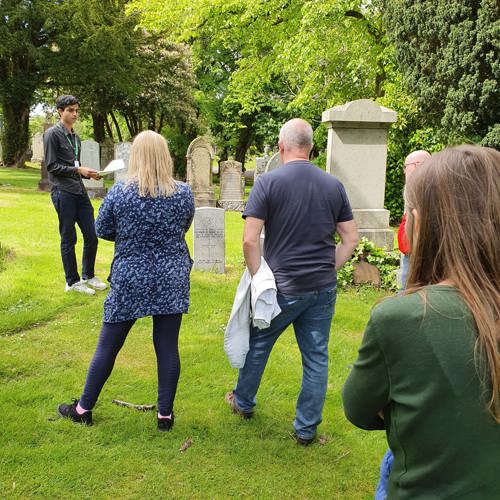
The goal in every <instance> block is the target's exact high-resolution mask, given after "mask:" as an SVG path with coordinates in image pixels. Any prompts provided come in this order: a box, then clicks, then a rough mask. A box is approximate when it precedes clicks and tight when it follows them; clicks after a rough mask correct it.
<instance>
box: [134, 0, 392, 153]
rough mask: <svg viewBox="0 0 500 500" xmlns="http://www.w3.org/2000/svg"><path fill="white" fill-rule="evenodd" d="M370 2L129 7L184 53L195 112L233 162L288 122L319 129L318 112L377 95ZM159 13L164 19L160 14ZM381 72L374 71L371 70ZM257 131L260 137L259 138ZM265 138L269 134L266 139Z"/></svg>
mask: <svg viewBox="0 0 500 500" xmlns="http://www.w3.org/2000/svg"><path fill="white" fill-rule="evenodd" d="M378 4H379V2H378V1H377V0H374V1H372V2H368V3H367V2H364V1H362V0H359V1H352V0H351V1H349V0H309V1H306V0H256V1H253V2H247V1H246V0H190V1H187V0H176V1H173V0H170V1H169V0H161V1H159V0H147V1H146V0H134V1H132V2H131V5H132V8H133V9H137V10H140V11H141V13H142V14H143V16H144V17H143V23H144V24H145V26H146V27H147V28H148V29H157V30H161V31H165V32H166V33H168V34H169V35H171V36H173V37H177V39H178V40H183V41H185V42H187V43H189V44H190V45H191V47H192V50H193V54H194V58H195V68H196V71H197V76H198V79H199V82H200V90H201V93H202V94H203V101H202V106H200V109H201V111H202V112H203V111H204V109H208V110H209V111H210V114H209V115H205V118H206V119H207V122H208V126H209V127H210V129H211V131H212V133H213V134H214V135H215V136H216V138H218V140H219V145H220V146H221V149H222V151H223V152H224V151H228V150H229V151H231V153H232V155H234V156H235V157H236V158H237V159H238V160H239V161H244V158H245V153H246V151H247V149H248V147H249V145H250V144H252V143H260V144H261V143H262V142H264V141H266V142H267V141H271V140H275V139H276V135H277V134H276V132H277V130H276V129H275V127H274V126H273V127H265V126H262V125H263V124H264V122H265V121H268V122H269V123H272V124H275V123H276V124H281V123H282V122H283V121H285V120H286V119H288V118H290V117H292V116H297V115H300V116H303V117H304V118H308V119H310V120H311V121H313V123H314V124H315V125H319V124H320V122H321V121H320V120H321V112H322V111H323V110H324V109H326V108H327V107H330V106H333V105H335V104H340V103H341V102H345V101H346V100H352V99H357V98H359V97H377V96H379V95H381V94H382V93H383V90H382V89H383V80H384V78H385V76H384V72H383V64H384V59H383V54H384V47H385V45H384V44H385V36H384V31H383V26H382V24H381V16H380V10H379V7H378ZM167 13H168V15H167ZM381 68H382V70H381ZM262 134H265V135H262ZM271 134H272V135H271Z"/></svg>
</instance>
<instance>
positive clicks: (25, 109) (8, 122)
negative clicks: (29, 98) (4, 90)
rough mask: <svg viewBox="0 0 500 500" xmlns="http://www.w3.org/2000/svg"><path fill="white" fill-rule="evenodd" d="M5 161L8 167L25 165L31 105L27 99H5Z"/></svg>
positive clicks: (3, 141) (3, 107)
mask: <svg viewBox="0 0 500 500" xmlns="http://www.w3.org/2000/svg"><path fill="white" fill-rule="evenodd" d="M2 109H3V116H4V133H3V139H2V145H3V153H2V156H3V163H4V165H5V166H6V167H18V168H22V167H24V166H25V165H24V163H25V161H26V159H27V158H26V153H27V151H28V149H29V118H30V105H29V102H26V100H24V101H22V102H14V100H8V99H4V100H3V102H2Z"/></svg>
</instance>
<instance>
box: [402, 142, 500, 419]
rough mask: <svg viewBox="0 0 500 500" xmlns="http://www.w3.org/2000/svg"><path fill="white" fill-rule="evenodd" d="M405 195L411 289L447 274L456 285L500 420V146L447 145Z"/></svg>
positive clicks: (493, 411) (419, 172)
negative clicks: (467, 311)
mask: <svg viewBox="0 0 500 500" xmlns="http://www.w3.org/2000/svg"><path fill="white" fill-rule="evenodd" d="M405 197H406V202H407V206H408V227H407V232H408V236H409V239H410V243H411V247H412V254H411V262H410V271H409V276H408V285H407V286H408V289H407V292H406V293H414V292H416V291H419V290H421V289H422V288H423V287H424V286H426V285H429V284H436V283H439V282H441V281H444V280H450V281H451V282H452V283H453V285H454V286H455V287H456V289H457V290H458V292H459V293H460V295H461V296H462V297H463V299H464V301H465V303H466V304H467V306H468V307H469V309H470V311H471V313H472V316H473V318H474V320H475V323H476V326H477V332H478V335H477V339H476V343H475V359H476V364H477V366H478V372H479V373H480V374H481V378H482V380H483V381H484V382H485V384H486V387H491V397H490V398H489V401H488V405H487V407H488V410H489V411H490V412H491V414H492V415H493V417H494V418H495V420H496V421H497V422H498V423H500V354H499V345H500V241H499V240H500V152H498V151H496V150H494V149H490V148H481V147H477V146H470V145H463V146H458V147H453V148H446V149H444V150H443V151H441V152H440V153H437V154H435V155H433V156H432V157H431V158H429V159H428V160H426V161H425V163H424V164H423V165H422V166H421V167H420V168H419V169H418V170H416V171H415V172H414V173H413V175H412V176H411V178H410V179H409V180H408V183H407V186H406V188H405ZM412 209H415V210H416V212H417V216H418V217H417V219H415V217H414V214H413V213H412ZM415 221H416V226H415ZM488 393H489V389H488Z"/></svg>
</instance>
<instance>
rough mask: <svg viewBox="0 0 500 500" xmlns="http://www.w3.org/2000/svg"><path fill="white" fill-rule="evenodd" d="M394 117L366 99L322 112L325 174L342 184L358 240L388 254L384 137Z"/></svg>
mask: <svg viewBox="0 0 500 500" xmlns="http://www.w3.org/2000/svg"><path fill="white" fill-rule="evenodd" d="M396 120H397V113H396V112H394V111H392V110H390V109H387V108H384V107H383V106H379V105H378V104H376V103H375V102H373V101H371V100H369V99H359V100H357V101H352V102H348V103H346V104H343V105H341V106H335V107H333V108H330V109H328V110H326V111H324V112H323V117H322V121H323V123H326V125H327V127H328V145H327V161H326V171H327V172H328V173H330V174H332V175H335V176H336V177H338V178H339V179H340V181H341V182H342V183H343V184H344V187H345V189H346V191H347V195H348V197H349V200H350V202H351V206H352V208H353V214H354V218H355V220H356V222H357V224H358V229H359V233H360V236H365V237H366V238H368V239H369V240H371V241H373V242H374V243H375V244H376V245H378V246H380V247H385V248H387V249H388V250H392V248H393V245H394V234H393V232H392V230H391V229H390V228H389V211H388V210H385V209H384V192H385V168H386V160H387V133H388V129H389V127H390V125H391V124H392V123H394V122H395V121H396Z"/></svg>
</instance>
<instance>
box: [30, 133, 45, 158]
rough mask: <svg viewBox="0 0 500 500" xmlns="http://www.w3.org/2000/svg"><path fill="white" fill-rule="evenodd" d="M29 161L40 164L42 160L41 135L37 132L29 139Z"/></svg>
mask: <svg viewBox="0 0 500 500" xmlns="http://www.w3.org/2000/svg"><path fill="white" fill-rule="evenodd" d="M31 151H32V154H31V161H32V162H34V163H41V162H42V160H43V134H41V133H40V132H37V133H36V134H34V135H33V137H32V138H31Z"/></svg>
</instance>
